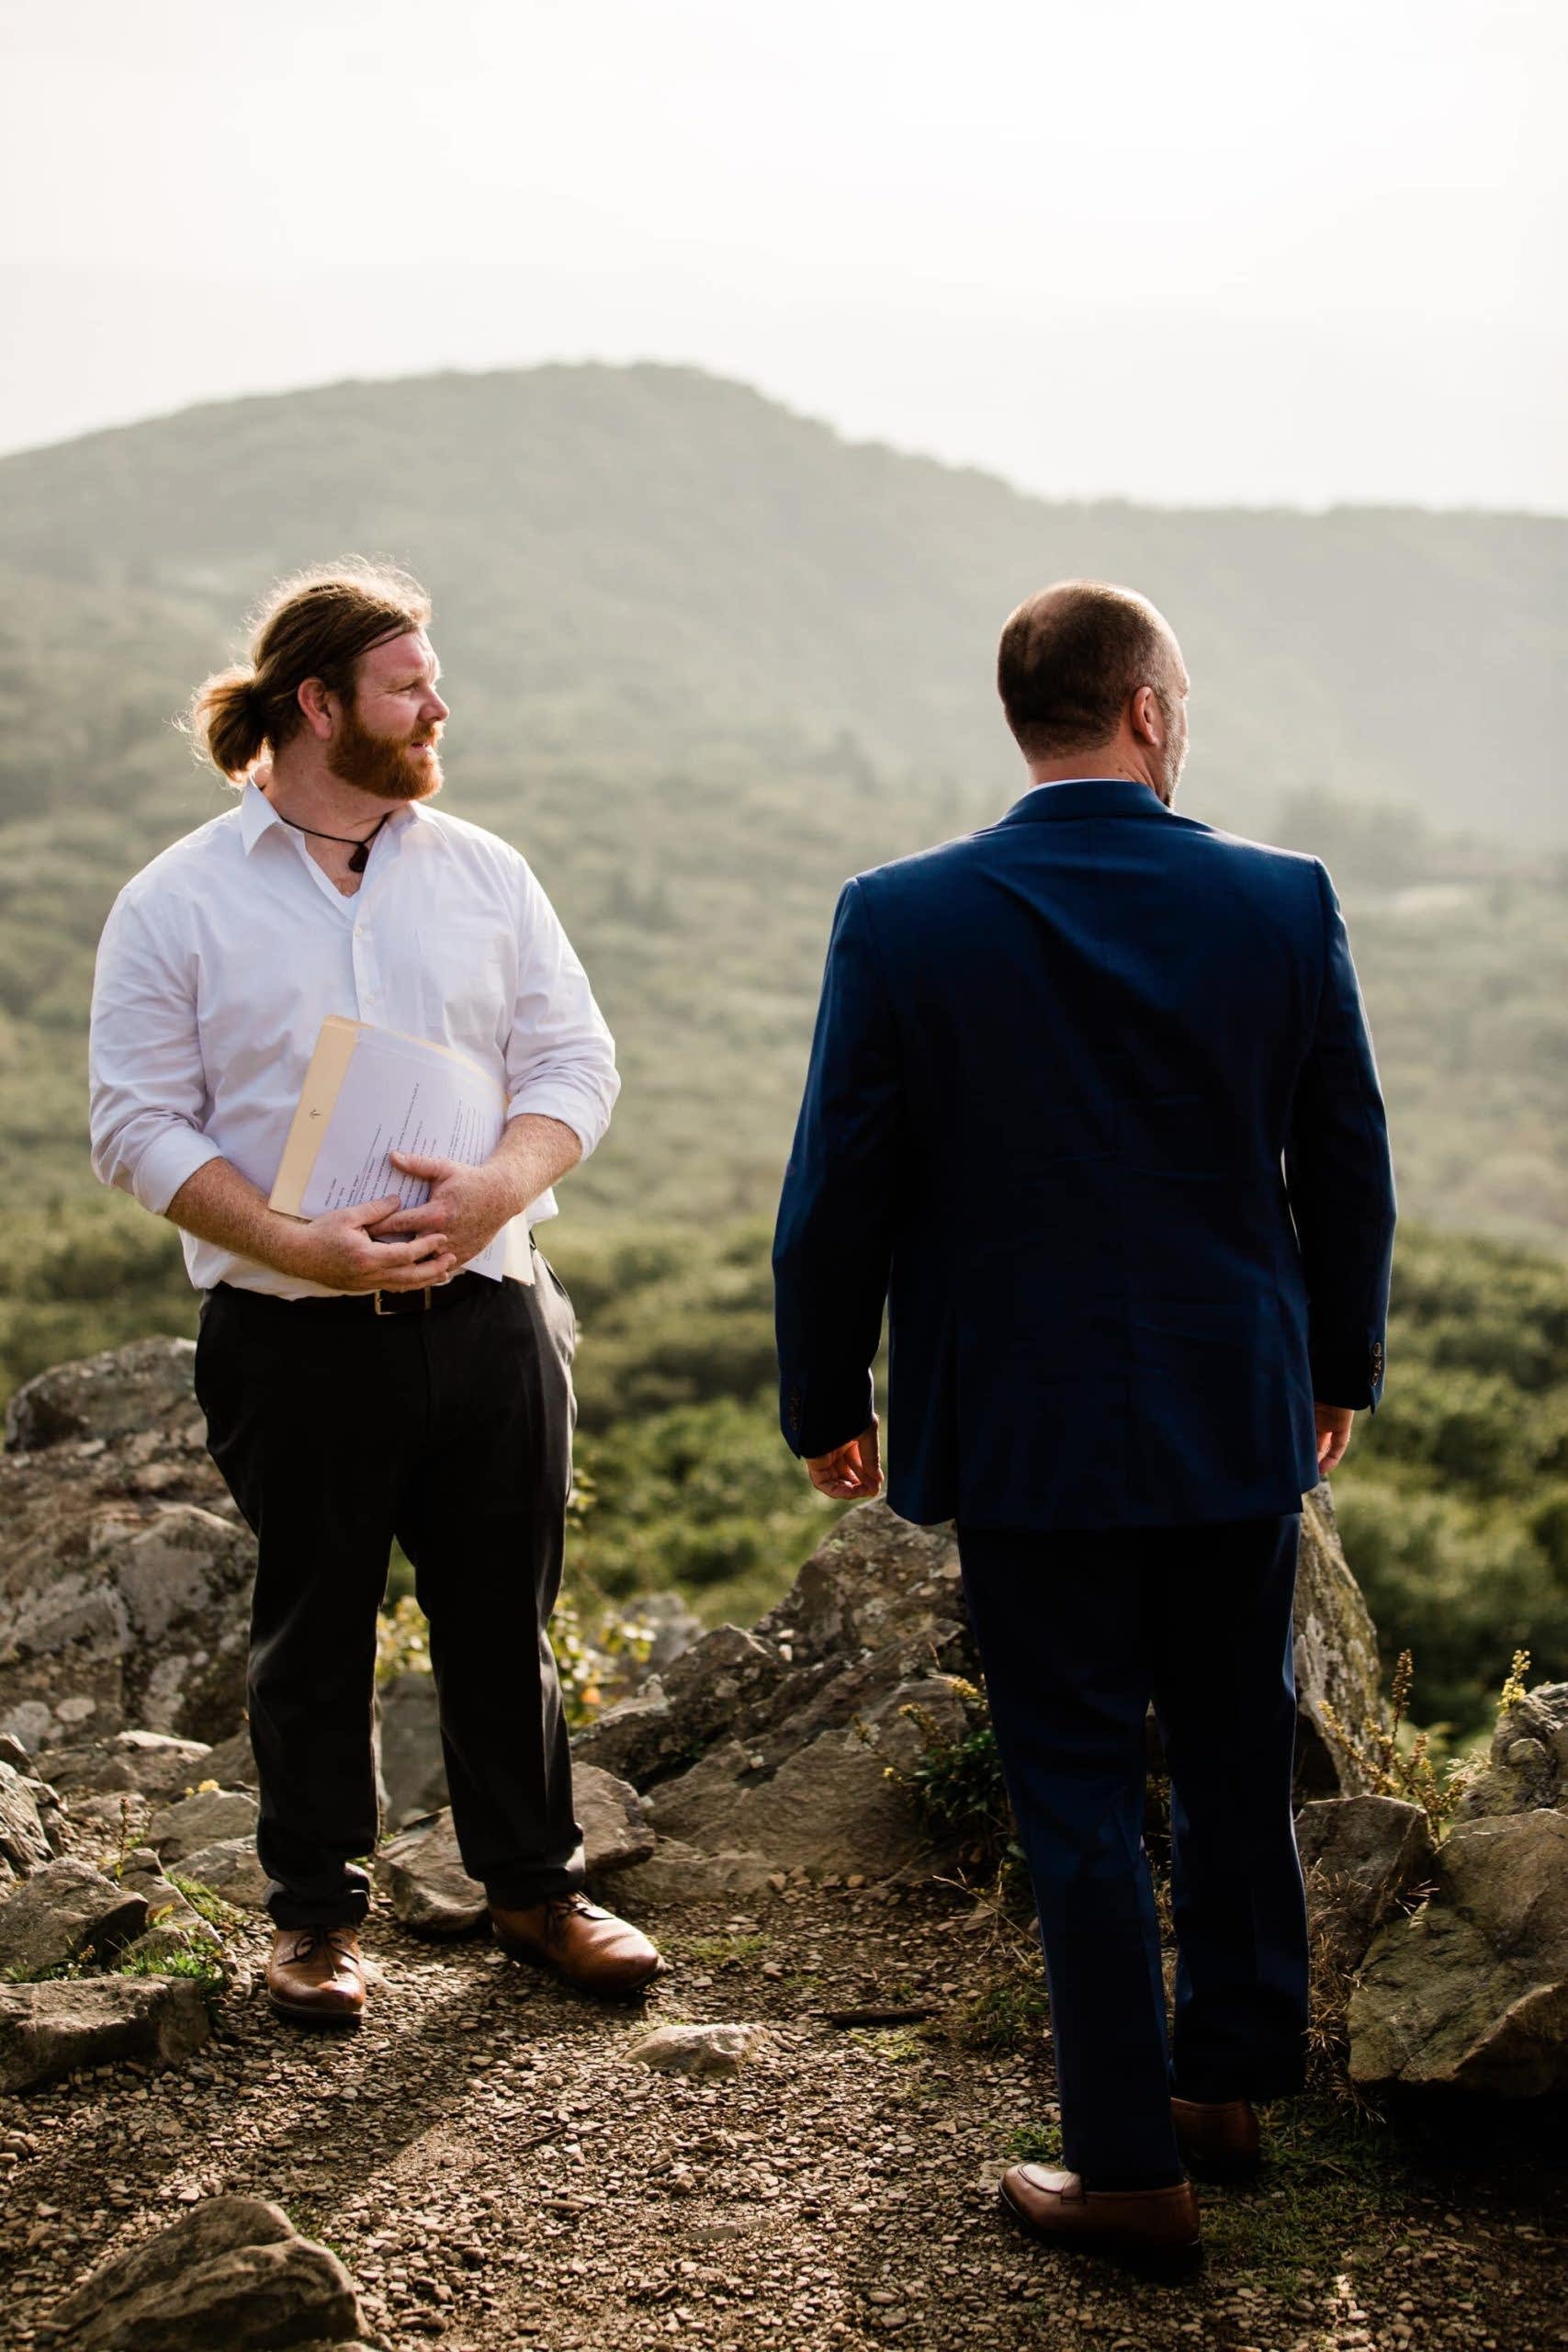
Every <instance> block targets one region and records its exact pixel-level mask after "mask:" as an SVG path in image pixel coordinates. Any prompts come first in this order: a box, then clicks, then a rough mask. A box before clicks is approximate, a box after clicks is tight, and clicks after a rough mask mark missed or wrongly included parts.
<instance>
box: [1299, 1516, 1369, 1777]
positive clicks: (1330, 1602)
mask: <svg viewBox="0 0 1568 2352" xmlns="http://www.w3.org/2000/svg"><path fill="white" fill-rule="evenodd" d="M1295 1629H1296V1638H1295V1668H1296V1794H1297V1797H1298V1799H1300V1798H1302V1797H1314V1796H1357V1795H1359V1794H1360V1792H1361V1791H1362V1788H1363V1786H1364V1782H1365V1776H1364V1774H1363V1772H1362V1770H1361V1769H1360V1767H1359V1764H1358V1763H1357V1762H1356V1760H1355V1758H1354V1757H1353V1756H1349V1755H1347V1753H1346V1751H1345V1747H1344V1743H1343V1741H1342V1740H1340V1739H1339V1738H1337V1736H1336V1735H1335V1731H1334V1727H1333V1726H1334V1723H1335V1722H1336V1721H1337V1722H1338V1723H1339V1724H1343V1725H1344V1727H1345V1729H1346V1730H1347V1731H1348V1732H1349V1733H1351V1734H1352V1735H1353V1736H1354V1735H1356V1734H1358V1733H1359V1731H1360V1730H1361V1728H1362V1726H1363V1725H1364V1724H1374V1723H1381V1722H1382V1716H1383V1712H1384V1710H1383V1702H1382V1691H1381V1687H1380V1683H1379V1677H1378V1637H1377V1629H1376V1627H1375V1626H1374V1625H1373V1623H1372V1621H1371V1614H1370V1612H1369V1611H1368V1608H1367V1604H1366V1602H1365V1601H1364V1600H1362V1598H1361V1588H1360V1586H1359V1584H1358V1583H1357V1582H1356V1579H1355V1577H1353V1576H1352V1575H1351V1573H1350V1568H1349V1564H1348V1561H1347V1560H1346V1557H1345V1551H1344V1546H1343V1545H1342V1544H1341V1543H1340V1541H1339V1529H1338V1526H1337V1522H1336V1520H1335V1517H1334V1498H1333V1495H1332V1493H1331V1491H1330V1489H1329V1487H1328V1484H1327V1482H1326V1480H1325V1482H1324V1484H1323V1485H1322V1486H1319V1487H1314V1489H1313V1491H1312V1493H1311V1494H1310V1495H1307V1496H1305V1497H1304V1498H1303V1504H1302V1541H1301V1550H1300V1553H1299V1555H1298V1556H1297V1564H1296V1606H1295Z"/></svg>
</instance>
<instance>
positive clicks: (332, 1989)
mask: <svg viewBox="0 0 1568 2352" xmlns="http://www.w3.org/2000/svg"><path fill="white" fill-rule="evenodd" d="M266 1989H267V1992H268V1994H269V1995H270V1996H271V1998H272V2006H273V2007H274V2008H275V2009H276V2011H277V2013H278V2015H279V2017H285V2018H297V2019H298V2020H299V2023H300V2024H301V2025H335V2026H344V2025H357V2024H358V2023H359V2020H360V2018H361V2016H362V2014H363V2012H364V2008H365V1962H363V1960H361V1958H360V1956H359V1938H358V1937H357V1936H356V1935H355V1932H354V1929H353V1928H279V1929H278V1931H277V1933H276V1935H275V1936H274V1938H273V1939H272V1953H271V1956H270V1958H269V1959H268V1961H267V1963H266Z"/></svg>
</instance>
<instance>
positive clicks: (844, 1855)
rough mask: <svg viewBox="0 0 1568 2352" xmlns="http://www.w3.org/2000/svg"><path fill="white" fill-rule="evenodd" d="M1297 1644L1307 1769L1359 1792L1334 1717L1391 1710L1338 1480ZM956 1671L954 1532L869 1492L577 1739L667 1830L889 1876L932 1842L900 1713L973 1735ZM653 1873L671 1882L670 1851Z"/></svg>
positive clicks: (964, 1659)
mask: <svg viewBox="0 0 1568 2352" xmlns="http://www.w3.org/2000/svg"><path fill="white" fill-rule="evenodd" d="M1295 1653H1296V1668H1297V1675H1298V1680H1299V1687H1300V1724H1301V1741H1300V1767H1301V1778H1302V1780H1303V1783H1304V1784H1305V1786H1306V1787H1307V1788H1308V1789H1310V1790H1312V1791H1314V1792H1319V1791H1321V1792H1332V1793H1334V1794H1336V1795H1341V1794H1349V1793H1353V1792H1356V1791H1357V1790H1358V1789H1359V1784H1360V1783H1359V1768H1358V1767H1357V1765H1356V1764H1355V1761H1354V1759H1353V1758H1350V1757H1348V1756H1346V1755H1344V1754H1343V1753H1341V1751H1340V1748H1339V1747H1338V1746H1337V1745H1335V1744H1334V1743H1333V1741H1332V1736H1331V1733H1330V1730H1329V1723H1330V1718H1331V1716H1337V1718H1338V1719H1339V1720H1341V1721H1343V1722H1344V1723H1345V1724H1347V1725H1348V1726H1349V1727H1351V1728H1353V1729H1356V1730H1358V1731H1359V1729H1360V1727H1361V1726H1362V1725H1363V1724H1366V1723H1367V1722H1369V1721H1375V1720H1378V1719H1379V1717H1380V1713H1381V1702H1380V1699H1379V1695H1378V1689H1377V1644H1376V1637H1375V1635H1374V1634H1373V1631H1372V1626H1371V1619H1370V1617H1369V1616H1368V1614H1367V1611H1366V1607H1365V1604H1364V1603H1363V1601H1362V1600H1361V1597H1360V1593H1359V1589H1358V1588H1357V1585H1356V1582H1355V1579H1354V1577H1352V1576H1351V1575H1350V1572H1349V1569H1348V1566H1347V1565H1346V1562H1345V1556H1344V1553H1343V1551H1342V1550H1341V1548H1340V1544H1339V1539H1338V1535H1337V1531H1336V1528H1335V1523H1334V1514H1333V1503H1332V1498H1331V1497H1330V1495H1329V1492H1328V1489H1327V1487H1319V1488H1318V1489H1317V1491H1316V1492H1315V1493H1314V1494H1313V1495H1311V1496H1309V1497H1308V1498H1306V1501H1305V1504H1304V1507H1303V1532H1302V1548H1301V1561H1300V1568H1299V1573H1298V1578H1297V1602H1296V1642H1295ZM953 1678H958V1679H963V1680H964V1681H967V1682H970V1683H977V1682H978V1680H979V1679H980V1676H979V1663H978V1660H977V1658H976V1654H975V1649H974V1645H973V1642H972V1639H971V1636H970V1632H969V1626H968V1620H967V1615H966V1612H965V1610H964V1596H963V1588H962V1582H961V1578H960V1575H959V1566H958V1554H957V1546H956V1544H955V1542H954V1539H953V1532H952V1530H951V1529H948V1528H918V1527H912V1526H909V1525H908V1524H907V1523H906V1522H905V1521H902V1520H899V1519H897V1518H896V1517H895V1516H894V1514H893V1513H892V1512H891V1511H890V1510H888V1509H887V1507H886V1504H885V1503H868V1504H865V1505H863V1506H862V1507H861V1508H860V1509H859V1510H852V1511H848V1512H846V1513H845V1515H844V1516H843V1518H842V1519H840V1521H838V1522H837V1524H836V1525H835V1527H834V1528H833V1530H832V1532H831V1533H830V1534H829V1536H828V1538H827V1539H826V1541H825V1542H824V1543H823V1544H821V1545H819V1547H818V1550H817V1551H816V1552H814V1553H813V1554H812V1555H811V1557H810V1558H809V1559H808V1560H807V1562H806V1563H805V1565H804V1566H803V1567H802V1568H801V1571H800V1573H799V1575H798V1576H797V1577H796V1578H795V1584H794V1586H793V1587H792V1588H791V1589H790V1591H789V1592H788V1593H787V1594H786V1595H785V1596H784V1599H783V1600H781V1601H780V1602H779V1603H778V1606H777V1607H776V1608H775V1609H773V1610H771V1611H769V1613H768V1615H767V1616H766V1617H764V1618H763V1619H762V1620H761V1623H760V1624H758V1625H756V1626H755V1627H753V1628H752V1630H751V1631H750V1633H746V1632H743V1631H742V1630H741V1629H740V1628H739V1627H738V1626H734V1625H726V1626H720V1627H718V1628H716V1630H715V1631H714V1632H712V1633H708V1634H703V1635H702V1636H701V1637H700V1638H699V1639H697V1640H696V1641H694V1643H693V1644H692V1645H691V1647H690V1648H688V1649H686V1650H684V1651H682V1654H681V1655H680V1656H679V1657H677V1658H676V1659H675V1660H674V1661H673V1663H672V1664H671V1666H670V1667H669V1668H668V1670H667V1671H666V1672H665V1673H664V1674H663V1676H662V1677H660V1678H656V1679H652V1680H650V1681H649V1683H648V1684H646V1685H645V1686H644V1688H643V1689H642V1690H641V1691H638V1692H637V1694H636V1695H635V1696H634V1697H633V1698H632V1699H630V1700H627V1701H625V1702H622V1704H621V1705H619V1706H618V1707H614V1708H612V1709H610V1710H609V1711H608V1712H607V1713H605V1714H604V1715H603V1716H602V1717H601V1718H600V1720H599V1721H598V1722H597V1723H596V1724H593V1725H592V1727H591V1728H590V1729H589V1730H588V1731H586V1732H585V1733H583V1734H581V1735H580V1736H579V1738H578V1739H577V1741H576V1742H575V1744H574V1746H575V1753H576V1754H577V1756H578V1757H580V1758H581V1759H583V1760H584V1761H591V1762H592V1763H595V1764H601V1765H604V1767H605V1768H606V1769H607V1770H611V1771H614V1772H617V1773H619V1774H621V1775H622V1776H623V1777H625V1778H626V1779H627V1780H630V1781H633V1782H635V1783H636V1785H637V1787H638V1788H640V1789H642V1790H643V1791H644V1792H647V1793H648V1794H649V1807H650V1813H651V1816H652V1819H653V1823H654V1826H655V1827H656V1829H657V1830H658V1831H659V1833H660V1838H661V1839H664V1840H669V1841H673V1842H674V1843H675V1844H676V1845H678V1846H684V1847H686V1848H689V1849H697V1850H700V1851H702V1852H704V1853H705V1854H707V1855H709V1856H710V1857H711V1856H714V1855H717V1854H720V1853H729V1854H733V1855H739V1856H754V1857H761V1858H764V1859H766V1860H767V1861H768V1863H769V1865H770V1868H772V1867H773V1866H777V1865H782V1866H784V1867H786V1868H796V1867H804V1868H806V1869H807V1870H813V1871H850V1870H862V1871H865V1873H866V1874H867V1875H868V1876H878V1877H880V1876H886V1875H887V1874H889V1873H893V1872H897V1871H903V1870H907V1869H908V1867H909V1866H910V1865H911V1863H912V1862H913V1860H914V1859H915V1857H916V1855H917V1854H918V1853H919V1851H920V1850H921V1847H922V1842H923V1840H922V1832H921V1827H920V1824H919V1819H918V1817H917V1815H916V1814H915V1811H914V1808H913V1806H912V1805H911V1804H910V1803H909V1802H908V1797H907V1795H906V1794H905V1792H903V1791H902V1790H901V1789H900V1787H899V1786H898V1784H897V1779H896V1778H895V1779H894V1780H892V1781H890V1780H889V1779H888V1778H887V1776H886V1770H885V1769H884V1768H885V1767H886V1765H887V1764H889V1763H891V1764H893V1765H894V1767H895V1768H896V1771H897V1770H904V1769H906V1768H907V1763H908V1761H912V1760H913V1755H914V1752H915V1751H916V1750H917V1749H918V1747H919V1739H918V1737H917V1736H916V1735H915V1734H914V1733H913V1732H912V1731H911V1730H910V1729H909V1728H908V1722H907V1719H901V1716H900V1710H901V1709H902V1708H903V1707H905V1706H906V1705H908V1704H909V1703H910V1702H911V1699H913V1700H914V1701H915V1702H916V1703H923V1704H926V1705H928V1706H929V1707H930V1708H931V1710H932V1711H933V1712H934V1713H935V1714H936V1715H937V1716H938V1717H940V1719H941V1721H942V1723H943V1724H945V1725H946V1727H947V1729H948V1730H949V1731H950V1732H952V1733H953V1735H954V1736H962V1731H961V1730H960V1726H959V1722H958V1710H959V1707H960V1702H959V1701H958V1699H957V1698H956V1695H955V1694H954V1691H953ZM916 1686H919V1689H918V1690H917V1689H916ZM901 1720H903V1728H902V1729H900V1728H899V1725H900V1722H901ZM889 1743H891V1744H889ZM657 1878H661V1879H662V1881H663V1883H665V1884H666V1885H669V1886H672V1884H673V1873H671V1872H670V1871H667V1870H666V1868H665V1865H664V1864H663V1863H662V1862H661V1863H660V1864H659V1865H658V1872H657ZM656 1883H657V1880H656ZM656 1899H657V1898H656Z"/></svg>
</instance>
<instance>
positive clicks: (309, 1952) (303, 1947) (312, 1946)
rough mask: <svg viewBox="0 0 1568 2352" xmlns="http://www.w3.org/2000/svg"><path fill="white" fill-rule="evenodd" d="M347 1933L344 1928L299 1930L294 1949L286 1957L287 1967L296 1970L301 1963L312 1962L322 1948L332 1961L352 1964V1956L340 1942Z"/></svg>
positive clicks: (347, 1930) (346, 1929)
mask: <svg viewBox="0 0 1568 2352" xmlns="http://www.w3.org/2000/svg"><path fill="white" fill-rule="evenodd" d="M349 1932H350V1930H349V1929H348V1928H300V1930H299V1936H298V1938H297V1939H296V1942H295V1945H294V1949H293V1951H291V1952H290V1953H289V1955H288V1964H289V1966H290V1967H291V1968H297V1967H298V1966H299V1962H301V1961H305V1960H314V1958H315V1957H316V1954H317V1953H318V1952H319V1951H321V1950H323V1948H324V1949H325V1950H326V1951H330V1952H331V1954H332V1956H333V1959H334V1960H339V1961H343V1962H352V1961H353V1959H354V1954H353V1953H352V1952H351V1951H349V1949H348V1946H347V1945H346V1944H345V1943H344V1942H343V1941H342V1940H341V1939H342V1938H343V1937H344V1936H346V1935H347V1934H349Z"/></svg>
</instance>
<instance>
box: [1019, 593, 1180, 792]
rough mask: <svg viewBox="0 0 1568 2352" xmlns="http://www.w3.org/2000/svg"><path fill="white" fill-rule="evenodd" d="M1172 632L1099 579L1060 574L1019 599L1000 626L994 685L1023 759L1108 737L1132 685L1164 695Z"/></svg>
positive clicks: (1140, 601) (1087, 746)
mask: <svg viewBox="0 0 1568 2352" xmlns="http://www.w3.org/2000/svg"><path fill="white" fill-rule="evenodd" d="M1173 683H1174V682H1173V680H1172V678H1171V640H1170V637H1169V634H1168V631H1167V628H1166V626H1165V623H1164V622H1163V621H1162V620H1161V618H1160V616H1159V615H1158V614H1157V613H1156V610H1155V608H1154V606H1153V605H1151V604H1149V603H1148V602H1147V600H1146V599H1145V598H1144V597H1142V596H1139V595H1137V594H1134V591H1133V590H1132V589H1131V588H1113V587H1111V585H1110V584H1109V582H1106V581H1103V580H1059V581H1057V582H1056V583H1055V586H1054V587H1050V588H1042V589H1041V591H1040V592H1039V594H1038V595H1034V596H1030V597H1028V598H1026V599H1025V601H1024V602H1023V603H1022V604H1021V605H1020V606H1019V607H1018V610H1017V611H1016V612H1015V613H1014V614H1012V615H1011V616H1010V619H1009V621H1008V624H1007V627H1006V628H1004V629H1003V631H1002V641H1001V645H1000V647H999V649H998V654H997V688H998V692H999V694H1000V695H1001V698H1002V708H1003V710H1004V711H1005V712H1006V714H1007V722H1008V725H1009V726H1010V728H1011V729H1012V731H1013V733H1014V735H1015V736H1016V737H1017V738H1018V743H1019V749H1020V750H1021V752H1023V754H1024V757H1025V758H1026V759H1032V760H1042V759H1053V758H1055V757H1057V756H1058V755H1060V754H1062V753H1070V752H1091V751H1095V750H1098V749H1099V747H1100V745H1101V744H1103V743H1108V742H1110V741H1111V737H1112V736H1113V735H1114V734H1115V732H1116V729H1117V728H1118V727H1119V725H1120V724H1121V720H1122V712H1123V711H1124V710H1125V709H1126V707H1127V705H1128V703H1129V702H1130V701H1131V699H1132V697H1133V695H1135V694H1136V693H1137V691H1138V688H1139V687H1140V686H1152V687H1153V688H1154V689H1155V691H1156V694H1158V695H1160V697H1161V700H1162V702H1163V701H1164V700H1165V699H1166V698H1167V697H1168V695H1169V692H1170V688H1171V685H1172V684H1173Z"/></svg>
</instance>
